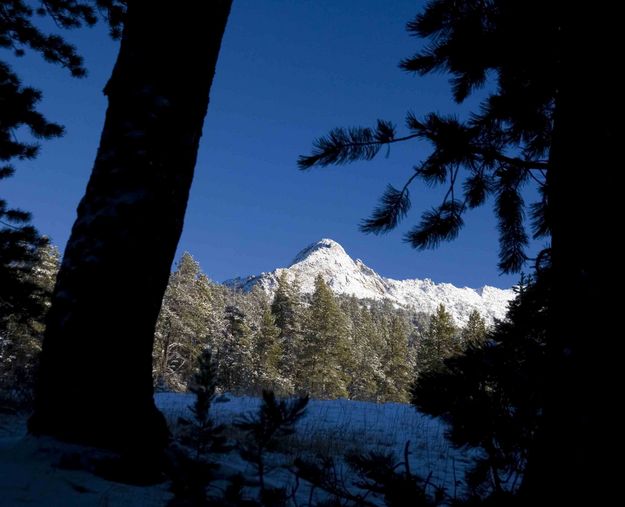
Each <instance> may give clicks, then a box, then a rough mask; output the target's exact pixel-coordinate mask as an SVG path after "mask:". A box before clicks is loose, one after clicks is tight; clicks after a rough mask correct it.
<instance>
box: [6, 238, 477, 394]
mask: <svg viewBox="0 0 625 507" xmlns="http://www.w3.org/2000/svg"><path fill="white" fill-rule="evenodd" d="M37 259H38V260H37V264H36V266H35V267H34V268H33V269H32V270H30V271H29V272H28V274H25V275H24V276H28V277H29V280H28V281H29V283H30V284H31V285H32V286H33V287H35V288H36V290H33V292H32V305H31V306H32V308H38V310H37V311H36V312H34V311H29V310H28V309H23V311H21V312H17V311H11V310H10V309H8V308H4V309H3V312H2V314H1V315H0V401H2V400H5V402H7V401H16V400H17V401H19V402H28V401H29V400H30V398H31V395H32V388H33V381H34V377H35V371H36V367H37V363H38V356H39V352H40V349H41V340H42V337H43V330H44V315H43V313H44V312H42V311H41V308H43V309H44V310H45V308H47V306H48V305H49V298H50V294H51V291H52V289H53V287H54V281H55V278H56V274H57V272H58V269H59V255H58V251H57V250H56V248H54V247H52V246H44V247H42V248H41V249H40V250H39V252H38V256H37ZM485 335H486V325H485V323H484V320H483V319H482V318H481V317H480V315H479V314H478V313H477V312H474V313H473V314H472V315H471V316H470V318H469V322H468V324H467V326H465V327H464V328H461V329H460V328H457V327H456V326H455V324H454V321H453V318H452V316H451V315H450V314H449V313H448V312H447V311H446V310H445V308H444V307H443V306H442V305H441V306H440V307H439V308H438V310H437V312H436V313H435V314H433V315H426V314H423V313H416V312H409V311H406V310H403V309H398V308H395V307H393V305H392V304H391V303H389V302H381V301H371V300H362V299H357V298H355V297H348V296H338V295H336V294H334V293H333V292H332V290H331V289H330V288H329V287H328V286H327V285H326V283H325V282H324V280H323V279H322V278H321V277H319V278H317V280H316V284H315V291H314V293H313V294H304V293H302V292H301V291H300V288H299V287H298V284H297V282H296V281H295V282H292V283H290V282H289V281H288V280H287V279H286V278H285V277H282V278H281V279H280V280H279V285H278V289H277V291H276V292H275V294H274V296H273V298H269V296H268V295H267V294H266V293H265V292H264V291H263V290H262V289H261V288H259V287H255V288H254V289H253V290H252V291H250V292H248V293H245V292H241V291H235V290H233V289H231V288H229V287H226V286H224V285H221V284H217V283H214V282H212V281H211V280H209V279H208V277H207V276H206V275H204V274H203V273H202V271H201V269H200V266H199V264H198V263H197V262H196V261H195V260H194V259H193V258H192V256H191V255H190V254H188V253H185V254H184V255H183V256H182V258H181V260H180V262H179V263H178V265H177V267H176V269H175V271H174V272H173V273H172V274H171V276H170V280H169V285H168V287H167V291H166V293H165V297H164V299H163V305H162V308H161V313H160V316H159V319H158V323H157V327H156V334H155V341H154V353H153V376H154V382H155V386H156V388H157V389H159V390H173V391H186V390H187V388H188V386H189V384H190V383H191V381H192V378H193V375H194V372H195V371H196V369H197V366H198V357H199V356H200V355H201V353H202V351H203V350H204V349H206V348H208V349H210V350H211V352H212V354H213V358H214V359H215V361H216V363H217V365H218V376H217V378H218V382H217V387H218V389H219V390H220V391H228V392H233V393H238V394H260V393H261V391H262V390H263V389H269V390H272V391H274V392H275V393H276V394H278V395H282V396H290V395H295V394H304V393H307V394H310V395H311V396H313V397H315V398H342V397H345V398H351V399H357V400H370V401H380V402H382V401H399V402H406V401H409V400H410V389H411V387H412V386H413V384H414V382H415V379H416V378H417V377H418V376H419V375H421V374H423V373H424V372H427V371H432V370H435V369H437V368H439V367H440V365H441V364H442V361H443V360H444V359H445V358H447V357H450V356H453V355H456V354H459V353H461V352H462V351H463V350H464V349H465V348H466V347H467V346H468V345H469V344H471V343H479V342H480V341H483V340H484V338H485ZM85 339H88V337H85ZM120 353H122V354H123V350H122V351H120Z"/></svg>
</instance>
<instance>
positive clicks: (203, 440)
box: [184, 348, 230, 459]
mask: <svg viewBox="0 0 625 507" xmlns="http://www.w3.org/2000/svg"><path fill="white" fill-rule="evenodd" d="M216 382H217V363H216V362H215V360H214V359H213V356H212V353H211V351H210V349H208V348H207V349H204V350H203V351H202V353H201V354H200V357H199V358H198V368H197V370H196V372H195V375H194V376H193V384H192V385H191V386H190V388H189V390H190V391H191V392H192V393H193V394H195V402H194V403H193V406H192V407H191V413H192V414H193V421H191V422H187V421H184V422H187V423H188V424H189V425H190V428H189V431H187V432H186V435H185V439H184V440H185V443H186V442H189V443H190V444H192V445H193V446H194V448H195V450H196V459H199V458H200V456H202V455H204V454H206V453H214V452H227V451H228V450H230V448H229V446H228V445H227V444H226V437H225V436H224V435H223V430H224V426H223V425H221V424H219V425H216V424H215V422H214V421H213V419H212V418H211V417H210V414H209V412H210V409H211V406H212V404H213V401H214V400H215V392H216V388H217V384H216Z"/></svg>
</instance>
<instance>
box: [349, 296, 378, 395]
mask: <svg viewBox="0 0 625 507" xmlns="http://www.w3.org/2000/svg"><path fill="white" fill-rule="evenodd" d="M350 303H351V304H350V305H349V306H348V307H347V308H348V309H349V310H351V311H349V312H346V314H347V316H348V317H349V320H350V321H351V324H352V325H351V340H350V347H349V351H350V355H351V356H352V358H351V361H349V362H348V363H347V366H350V367H351V368H350V369H349V370H348V371H347V373H348V375H349V397H350V398H355V399H358V400H376V401H381V400H383V399H384V398H383V397H384V394H383V393H381V391H382V390H381V389H380V386H381V385H382V384H384V383H385V381H386V378H385V376H384V366H383V364H382V359H381V357H382V353H383V349H384V345H385V343H384V337H383V330H382V329H381V326H379V325H377V323H376V322H375V321H374V319H373V317H372V315H371V311H370V310H369V309H368V308H367V307H366V306H361V307H359V306H358V303H356V300H355V298H352V299H350ZM353 305H355V308H354V307H353Z"/></svg>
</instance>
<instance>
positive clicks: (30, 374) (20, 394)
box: [0, 244, 59, 403]
mask: <svg viewBox="0 0 625 507" xmlns="http://www.w3.org/2000/svg"><path fill="white" fill-rule="evenodd" d="M58 269H59V252H58V250H57V249H56V247H54V246H52V245H50V244H45V245H44V246H42V247H40V248H39V250H38V251H37V254H36V264H35V265H34V266H33V267H32V269H30V271H29V272H28V273H24V274H22V275H21V276H23V277H27V280H25V281H24V286H29V287H32V288H33V289H32V292H31V294H30V297H29V299H30V300H31V301H32V302H31V305H32V307H36V308H38V309H40V310H39V311H37V312H32V313H30V315H27V314H24V313H22V312H20V311H16V312H12V313H10V314H9V315H8V316H6V318H5V320H4V324H3V328H2V331H1V332H0V398H1V397H4V398H6V401H7V402H12V403H30V402H32V395H33V392H32V390H33V387H34V380H35V373H36V370H37V364H38V360H39V353H40V351H41V340H42V338H43V331H44V329H45V325H44V317H45V311H46V310H47V308H48V307H49V306H50V297H51V295H52V290H53V289H54V282H55V280H56V275H57V272H58Z"/></svg>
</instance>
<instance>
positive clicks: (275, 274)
mask: <svg viewBox="0 0 625 507" xmlns="http://www.w3.org/2000/svg"><path fill="white" fill-rule="evenodd" d="M283 274H284V275H285V276H286V279H287V280H288V281H290V282H294V281H297V283H298V285H299V287H300V289H301V291H302V292H304V293H308V294H309V293H312V292H313V291H314V289H315V278H316V277H317V276H318V275H321V276H322V277H323V279H324V280H325V282H326V283H327V284H328V286H329V287H330V288H331V289H332V290H333V291H334V292H335V293H337V294H347V295H353V296H356V297H357V298H360V299H376V300H388V301H390V302H392V303H393V304H394V305H396V306H398V307H403V308H408V309H411V310H416V311H421V312H425V313H433V312H434V311H435V310H436V308H437V307H438V305H439V304H441V303H442V304H444V305H445V308H446V309H447V310H448V311H449V312H450V313H451V314H452V315H453V316H454V319H455V320H456V322H457V323H458V324H464V323H466V321H467V318H468V316H469V313H471V311H472V310H477V311H478V312H480V314H482V316H483V317H484V318H485V319H486V320H487V321H489V322H492V321H493V319H495V318H498V319H501V318H503V317H504V315H505V313H506V309H507V307H508V302H509V301H510V300H511V299H512V298H513V297H514V293H513V291H512V290H510V289H505V290H504V289H498V288H496V287H489V286H484V287H481V288H479V289H471V288H469V287H463V288H458V287H455V286H453V285H451V284H449V283H435V282H433V281H432V280H430V279H429V278H425V279H422V280H421V279H412V280H393V279H391V278H385V277H383V276H380V275H379V274H378V273H376V272H375V271H374V270H373V269H371V268H370V267H368V266H367V265H366V264H365V263H364V262H363V261H361V260H360V259H357V260H353V259H352V258H351V257H350V256H349V255H348V254H347V252H346V251H345V249H344V248H343V247H342V246H341V245H340V244H339V243H337V242H336V241H334V240H332V239H321V240H319V241H317V242H315V243H312V244H311V245H309V246H307V247H306V248H304V249H303V250H302V251H300V252H299V253H298V254H297V255H296V256H295V259H294V260H293V262H292V263H291V265H290V266H289V267H288V268H278V269H276V270H275V271H272V272H270V273H261V274H260V275H257V276H248V277H246V278H236V279H233V280H228V281H226V282H224V283H225V284H226V285H228V286H230V287H234V288H238V289H242V290H246V291H247V290H251V288H252V287H253V286H254V285H260V287H262V288H263V289H264V290H265V292H267V293H268V294H269V295H273V293H274V292H275V290H276V289H277V287H278V279H279V278H280V276H281V275H283Z"/></svg>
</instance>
